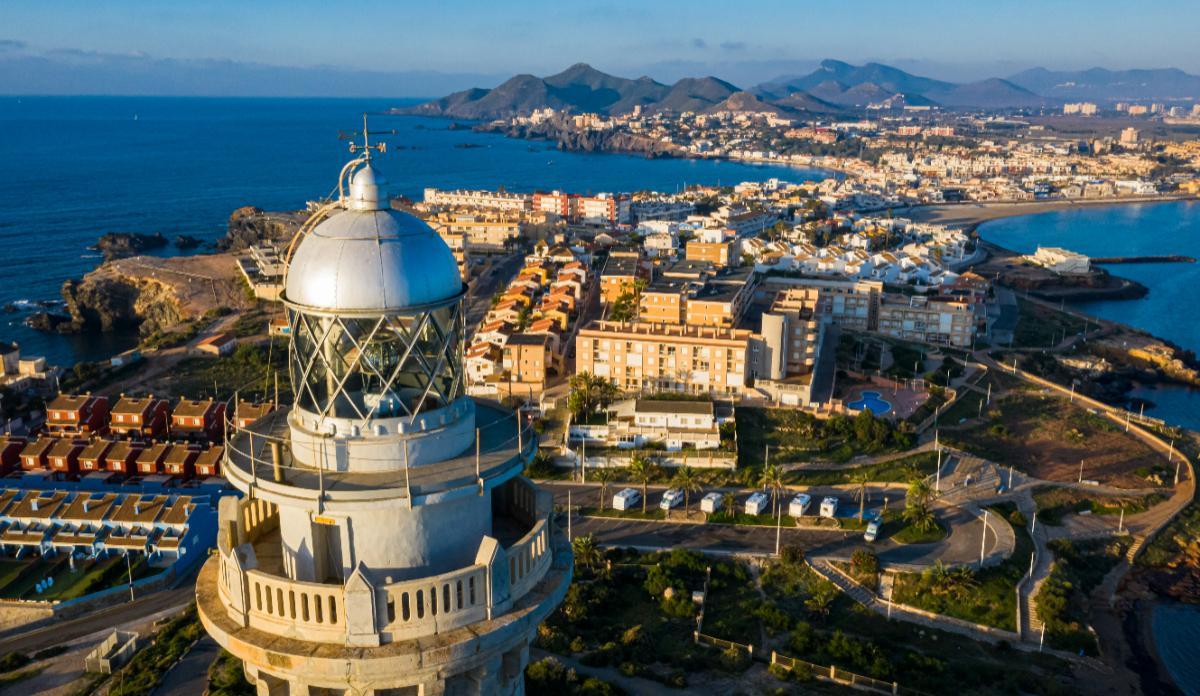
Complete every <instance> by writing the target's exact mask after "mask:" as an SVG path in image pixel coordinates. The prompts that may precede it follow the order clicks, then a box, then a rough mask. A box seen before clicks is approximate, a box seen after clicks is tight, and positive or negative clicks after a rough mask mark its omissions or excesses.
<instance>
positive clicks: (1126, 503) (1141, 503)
mask: <svg viewBox="0 0 1200 696" xmlns="http://www.w3.org/2000/svg"><path fill="white" fill-rule="evenodd" d="M1166 499H1167V496H1165V495H1162V494H1160V493H1152V494H1150V495H1143V496H1120V497H1117V496H1110V495H1099V494H1096V493H1091V492H1088V491H1081V490H1077V489H1074V488H1058V487H1055V486H1041V487H1039V488H1037V489H1036V490H1034V492H1033V500H1034V502H1035V503H1037V506H1038V520H1040V521H1042V522H1045V523H1046V524H1053V525H1058V524H1062V520H1063V517H1064V516H1066V515H1069V514H1073V513H1074V514H1077V513H1080V512H1089V513H1090V514H1093V515H1120V514H1121V510H1122V509H1124V511H1125V514H1126V515H1132V514H1134V513H1138V512H1145V511H1146V510H1149V509H1150V508H1152V507H1154V506H1155V505H1158V504H1159V503H1161V502H1163V501H1164V500H1166Z"/></svg>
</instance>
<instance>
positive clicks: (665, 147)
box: [474, 119, 687, 159]
mask: <svg viewBox="0 0 1200 696" xmlns="http://www.w3.org/2000/svg"><path fill="white" fill-rule="evenodd" d="M474 130H475V131H477V132H480V133H500V134H503V135H505V136H507V137H509V138H520V139H523V140H549V141H552V142H554V143H555V144H556V145H557V147H558V149H560V150H567V151H571V152H613V153H622V154H634V155H642V156H645V157H649V158H651V159H654V158H658V157H685V156H686V152H687V151H686V150H684V149H683V148H681V147H679V146H677V145H669V144H667V143H664V142H662V141H661V140H657V139H655V138H650V137H646V136H641V135H633V134H631V133H617V132H614V131H601V130H581V129H578V128H574V127H572V126H570V125H569V124H567V123H565V122H562V121H559V120H555V119H550V120H547V121H543V122H541V123H538V124H534V125H508V124H507V123H504V122H491V123H483V124H479V125H477V126H475V127H474Z"/></svg>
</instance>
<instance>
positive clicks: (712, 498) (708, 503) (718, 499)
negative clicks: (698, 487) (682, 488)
mask: <svg viewBox="0 0 1200 696" xmlns="http://www.w3.org/2000/svg"><path fill="white" fill-rule="evenodd" d="M722 498H723V496H722V495H721V494H720V493H718V492H716V491H713V492H712V493H706V494H705V495H704V497H703V498H701V499H700V512H708V513H712V512H716V511H718V510H720V509H721V505H722V503H723V502H724V501H723V500H722Z"/></svg>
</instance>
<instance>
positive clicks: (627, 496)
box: [612, 488, 642, 510]
mask: <svg viewBox="0 0 1200 696" xmlns="http://www.w3.org/2000/svg"><path fill="white" fill-rule="evenodd" d="M640 502H642V494H641V492H640V491H638V489H636V488H622V489H621V490H620V491H618V492H617V494H616V495H614V496H613V501H612V506H613V509H614V510H632V509H633V508H634V507H635V506H636V505H637V504H638V503H640Z"/></svg>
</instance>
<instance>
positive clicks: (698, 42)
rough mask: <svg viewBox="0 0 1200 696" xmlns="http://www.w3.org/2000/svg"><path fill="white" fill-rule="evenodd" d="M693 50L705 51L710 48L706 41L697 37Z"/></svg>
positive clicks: (694, 40) (693, 42)
mask: <svg viewBox="0 0 1200 696" xmlns="http://www.w3.org/2000/svg"><path fill="white" fill-rule="evenodd" d="M692 48H699V49H701V50H704V49H706V48H708V42H707V41H705V40H704V39H701V38H700V37H696V38H694V39H692Z"/></svg>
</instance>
